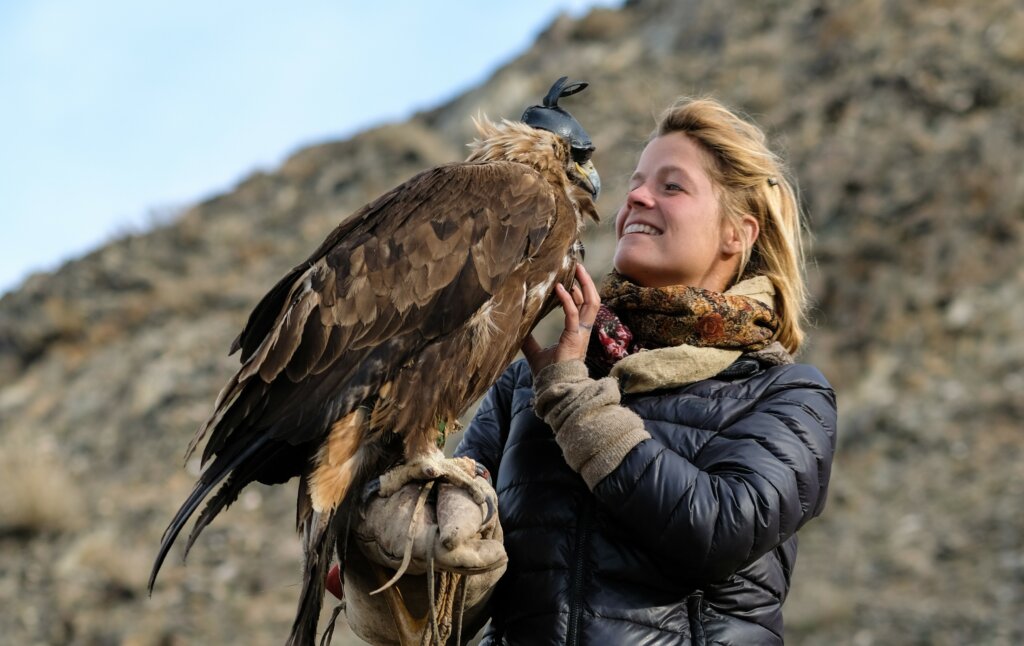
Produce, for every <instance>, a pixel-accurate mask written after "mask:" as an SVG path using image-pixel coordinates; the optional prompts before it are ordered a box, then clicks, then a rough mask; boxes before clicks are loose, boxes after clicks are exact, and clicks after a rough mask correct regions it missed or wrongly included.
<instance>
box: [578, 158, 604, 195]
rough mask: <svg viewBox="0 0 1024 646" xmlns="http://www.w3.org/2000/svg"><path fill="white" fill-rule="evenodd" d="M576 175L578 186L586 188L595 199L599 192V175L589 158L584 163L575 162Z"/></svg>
mask: <svg viewBox="0 0 1024 646" xmlns="http://www.w3.org/2000/svg"><path fill="white" fill-rule="evenodd" d="M576 176H577V179H578V181H579V184H580V186H582V187H583V188H585V189H587V191H589V192H590V194H591V195H592V196H593V198H594V199H595V200H596V199H597V196H598V194H599V193H600V192H601V177H600V176H599V175H598V174H597V169H596V168H594V162H593V161H592V160H590V159H588V160H587V161H586V163H584V164H581V163H579V162H576Z"/></svg>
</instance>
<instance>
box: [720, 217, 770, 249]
mask: <svg viewBox="0 0 1024 646" xmlns="http://www.w3.org/2000/svg"><path fill="white" fill-rule="evenodd" d="M760 233H761V226H760V225H759V224H758V223H757V218H755V217H754V216H752V215H750V214H747V215H744V216H742V217H741V218H740V220H739V227H736V226H734V225H733V224H732V223H725V225H724V226H723V227H722V253H724V254H726V255H729V256H732V255H736V254H740V253H743V249H744V248H746V249H753V248H754V243H755V242H757V236H758V234H760Z"/></svg>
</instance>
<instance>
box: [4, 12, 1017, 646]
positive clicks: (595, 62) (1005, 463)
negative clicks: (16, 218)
mask: <svg viewBox="0 0 1024 646" xmlns="http://www.w3.org/2000/svg"><path fill="white" fill-rule="evenodd" d="M1021 33H1024V10H1022V8H1021V6H1020V3H1019V1H1018V0H988V1H987V2H984V3H979V2H973V3H968V2H966V0H961V1H956V0H931V1H927V0H904V1H902V2H883V1H880V0H851V1H849V2H832V1H830V0H793V1H792V2H779V1H777V0H770V1H765V2H760V3H747V2H739V1H738V0H723V1H721V2H717V3H711V2H696V1H694V0H682V1H670V0H641V1H636V2H630V3H628V4H627V5H626V6H625V7H623V8H622V9H621V10H617V11H613V10H599V11H594V12H592V13H591V14H589V15H588V16H586V17H584V18H582V19H580V20H572V19H568V18H563V19H560V20H557V21H556V22H555V23H553V24H552V25H551V26H550V27H549V28H548V29H547V30H546V31H545V33H543V34H542V35H541V36H540V37H539V38H538V39H537V41H536V43H535V44H534V45H533V46H532V47H531V48H530V49H529V50H528V51H526V52H524V53H523V54H522V55H521V56H520V57H519V58H517V59H516V60H513V61H511V62H510V63H509V64H508V65H506V66H505V67H504V68H502V69H500V70H499V71H497V72H496V73H495V74H494V76H493V77H492V78H491V79H490V80H489V81H488V82H487V83H485V84H484V85H482V86H480V87H478V88H476V89H474V90H472V91H470V92H467V93H466V94H464V95H462V96H460V97H457V98H456V99H454V100H453V101H451V102H450V103H448V104H447V105H443V106H440V107H438V108H437V109H435V110H432V111H429V112H425V113H422V114H418V115H416V116H415V117H414V118H412V119H411V120H410V121H409V122H407V123H403V124H398V125H393V126H387V127H383V128H379V129H375V130H372V131H368V132H365V133H362V134H360V135H358V136H356V137H354V138H352V139H351V140H348V141H342V142H333V143H327V144H324V145H320V146H315V147H312V148H308V149H305V150H302V151H300V152H298V153H296V154H295V155H294V156H293V157H292V158H290V159H289V160H288V161H287V162H285V163H284V164H283V165H282V166H281V168H279V169H277V170H276V171H274V172H272V173H269V174H258V175H254V176H252V177H249V178H248V179H246V180H245V181H244V182H242V183H241V184H240V185H239V186H238V187H237V188H236V189H235V190H233V191H231V192H230V193H227V194H224V195H221V196H218V197H216V198H214V199H211V200H209V201H207V202H204V203H202V204H197V205H195V206H194V207H192V208H190V209H189V210H187V211H186V212H185V213H183V214H182V215H181V216H180V217H179V218H177V219H176V220H174V221H173V222H171V223H170V224H168V225H165V226H162V227H161V228H159V229H156V230H153V231H150V232H148V233H145V234H141V235H133V236H129V237H125V238H123V239H119V240H116V241H114V242H112V243H110V244H109V245H107V246H105V247H103V248H101V249H98V250H96V251H95V252H94V253H91V254H89V255H88V256H86V257H84V258H81V259H79V260H75V261H73V262H70V263H68V264H67V265H65V266H64V267H62V268H61V269H59V270H58V271H56V272H55V273H53V274H46V275H37V276H34V277H32V278H30V279H29V280H28V281H27V282H26V283H25V284H23V285H22V286H21V287H20V289H18V290H16V291H15V292H13V293H10V294H8V295H6V296H4V297H3V299H2V300H0V442H2V446H3V451H2V454H0V599H3V603H2V604H0V635H3V638H2V640H0V641H3V642H4V643H12V644H132V645H140V646H141V645H149V644H161V645H165V644H214V643H217V644H278V643H281V642H282V640H283V636H284V635H286V634H287V629H288V625H289V622H290V619H291V617H292V614H293V610H294V604H295V599H296V597H297V593H298V588H297V585H298V582H299V574H298V572H299V570H298V566H299V558H300V556H299V546H298V541H297V540H296V538H295V536H294V534H293V531H292V518H293V516H292V514H293V508H292V504H293V497H294V490H293V488H291V487H278V488H273V489H271V488H263V489H255V488H254V489H253V490H252V491H249V492H247V493H245V494H244V495H243V496H242V498H241V499H240V501H239V502H238V503H237V504H236V505H235V506H233V507H232V509H231V510H230V511H229V512H228V513H227V514H226V515H225V516H224V517H222V518H221V519H219V520H218V522H216V523H214V525H213V526H211V527H210V528H208V529H207V531H206V532H205V534H204V536H203V538H202V539H201V540H200V541H199V543H198V544H197V546H196V548H195V549H194V551H193V554H192V557H191V559H190V561H189V565H188V567H187V568H185V567H182V566H180V565H179V564H178V563H177V562H170V563H169V564H168V566H166V567H165V569H164V572H163V573H162V577H161V580H160V581H159V582H158V585H157V589H156V591H155V592H154V594H153V596H152V598H147V597H146V594H145V590H144V586H145V577H146V575H147V573H148V569H149V565H150V562H151V559H152V557H153V555H154V551H155V547H156V545H157V544H158V541H159V537H160V534H161V532H162V530H163V528H164V526H165V524H166V522H167V520H168V519H169V517H170V515H171V513H172V512H173V509H174V508H175V507H176V506H177V504H178V502H179V501H181V500H182V499H183V498H184V496H185V495H186V494H187V492H188V490H189V489H190V487H191V483H192V481H193V478H194V476H195V473H196V468H197V465H196V464H194V463H190V464H188V465H185V467H184V468H183V467H182V465H181V455H182V452H183V449H184V447H185V445H186V443H187V441H188V439H189V438H190V437H191V435H192V433H193V432H194V430H195V428H196V427H197V425H198V424H199V423H200V422H201V421H202V420H203V419H204V418H205V416H206V415H207V414H208V412H209V410H210V407H211V405H212V402H213V399H214V397H215V395H216V393H217V391H218V390H219V388H220V386H221V385H222V384H223V382H224V381H225V380H226V379H227V377H228V376H229V375H230V373H231V371H232V368H233V365H234V360H233V359H230V358H228V357H227V356H226V349H227V347H228V345H229V343H230V341H231V339H232V338H233V337H234V335H235V334H236V333H237V331H238V330H239V328H240V326H241V325H242V323H243V321H244V319H245V317H246V315H247V313H248V311H249V309H250V308H251V307H252V306H253V304H254V303H255V301H256V299H257V298H258V297H259V296H260V295H261V294H262V293H263V292H264V291H265V290H266V289H267V288H269V286H270V285H272V284H273V282H274V281H275V280H276V279H277V278H278V277H279V276H280V275H281V274H282V273H283V272H284V271H286V270H287V269H288V268H290V267H291V266H292V265H293V264H294V263H296V262H298V261H300V260H302V259H303V258H304V257H305V255H306V254H307V253H308V252H309V251H310V250H311V249H312V248H313V247H314V246H315V245H316V244H317V243H319V241H320V240H321V239H322V237H323V236H324V235H325V234H326V233H327V232H328V231H329V230H330V229H331V228H333V226H334V225H335V224H336V223H337V222H338V221H339V220H340V219H342V218H343V217H345V215H346V214H348V213H349V212H351V211H352V210H353V209H354V208H355V207H357V206H359V205H361V204H362V203H364V202H365V201H367V200H369V199H370V198H372V197H374V196H376V195H378V194H379V193H381V192H382V191H384V190H386V189H387V188H390V187H391V186H393V185H394V184H396V183H398V182H399V181H402V180H403V179H405V178H407V177H409V176H410V175H412V174H413V173H414V172H416V171H418V170H421V169H423V168H425V167H428V166H431V165H434V164H437V163H441V162H446V161H451V160H455V159H459V158H461V157H462V156H463V155H464V152H463V151H464V147H463V144H464V143H465V142H466V141H467V140H468V139H469V138H470V137H471V135H472V132H471V126H470V123H469V119H470V117H471V116H472V115H474V114H476V113H477V112H478V111H481V110H482V111H484V112H486V113H487V114H489V115H491V116H511V117H515V116H517V115H518V114H519V113H520V111H521V110H522V108H523V107H524V106H525V105H528V104H530V103H533V102H535V101H536V98H537V97H539V96H540V95H541V94H542V93H543V91H544V90H546V89H547V87H548V85H549V84H550V82H551V80H552V79H554V78H556V77H558V76H560V75H562V74H569V75H571V76H572V77H573V78H583V79H586V80H588V81H590V82H591V83H592V88H591V89H590V90H588V92H587V93H586V94H584V95H581V97H585V98H581V99H579V100H576V101H575V102H574V103H573V108H572V109H573V112H574V114H576V115H577V117H578V118H579V119H580V121H582V122H583V123H584V124H586V126H587V128H588V130H589V131H590V132H591V133H592V134H593V136H594V139H595V142H596V144H597V146H598V149H599V151H598V153H597V155H596V156H595V162H596V164H597V165H598V167H599V169H600V170H601V173H602V177H603V178H604V179H605V180H606V188H607V190H606V191H605V194H604V195H605V197H604V198H603V201H602V202H601V204H600V207H601V209H602V212H603V213H604V214H606V216H607V217H606V222H607V221H610V220H611V216H612V215H613V213H614V211H615V209H616V206H617V201H618V200H620V199H621V196H622V195H623V186H624V179H625V177H626V176H628V173H629V171H630V170H631V169H632V165H633V163H634V162H635V159H636V155H637V153H638V151H639V148H640V144H641V143H642V141H643V140H644V138H645V137H646V135H647V133H648V132H649V131H650V129H651V127H652V125H653V117H654V115H656V114H657V113H658V112H660V110H661V109H662V108H663V107H665V106H666V105H667V104H668V103H669V102H670V101H671V100H672V99H673V98H675V97H676V96H678V95H681V94H700V93H712V94H714V95H716V96H718V97H719V98H721V99H723V100H725V101H726V102H728V103H730V104H733V105H735V106H738V107H741V108H742V109H744V110H745V111H746V112H747V113H749V114H751V115H752V116H753V117H754V118H755V119H756V120H758V121H759V122H760V123H761V124H763V125H764V126H765V127H766V128H767V129H768V130H769V131H770V133H771V135H772V137H773V140H774V141H775V143H776V146H777V147H778V148H779V149H780V150H782V151H783V152H784V154H785V155H786V156H787V158H788V159H789V160H790V161H791V164H792V166H793V170H794V173H795V175H796V176H797V177H798V178H799V180H800V185H801V188H802V194H803V199H804V202H805V205H806V208H807V211H808V213H809V219H810V228H811V230H812V231H813V234H814V240H813V247H812V249H811V255H812V257H813V259H814V262H813V265H812V267H811V270H810V275H811V282H812V288H813V294H814V297H815V299H816V307H815V310H814V319H815V321H816V329H815V330H814V331H813V333H812V341H811V345H810V347H809V349H808V351H807V352H806V354H805V356H804V357H803V358H804V359H805V360H806V361H809V362H812V363H815V364H817V365H819V366H820V367H821V368H822V369H823V371H824V372H825V373H826V375H828V377H829V378H830V379H831V380H832V382H833V383H834V385H835V386H836V388H837V389H838V391H839V401H840V407H841V416H842V417H841V420H842V421H841V428H840V433H841V438H840V451H839V454H838V458H837V463H836V469H835V476H834V481H833V487H832V492H831V498H830V502H829V507H828V509H827V511H826V514H825V515H824V516H823V517H822V518H821V519H819V520H817V521H815V522H813V523H811V524H810V525H808V527H807V528H806V529H805V530H804V531H803V532H802V534H801V536H802V541H801V543H802V548H801V550H802V551H801V557H800V562H799V565H798V569H797V573H796V579H795V585H794V588H793V591H792V595H791V599H790V601H789V602H788V603H787V634H788V637H789V640H790V642H791V643H796V644H854V645H857V646H866V645H870V644H896V643H899V644H940V645H941V644H1007V645H1009V644H1018V643H1024V611H1022V609H1024V503H1022V502H1021V500H1022V499H1024V466H1022V465H1024V448H1022V447H1024V441H1022V438H1021V432H1020V419H1021V418H1022V416H1024V395H1022V394H1021V393H1022V391H1024V336H1022V335H1021V330H1024V269H1022V268H1021V263H1020V262H1019V258H1020V250H1021V248H1022V247H1021V242H1022V237H1024V173H1022V171H1021V169H1022V168H1024V119H1022V118H1021V114H1022V113H1021V106H1022V105H1024V39H1022V38H1021V37H1020V34H1021ZM611 238H612V233H611V227H610V226H609V225H608V224H605V225H602V226H600V227H598V228H595V229H594V230H592V231H591V232H590V240H589V243H588V250H589V255H588V265H589V266H590V267H591V268H592V269H593V270H595V271H601V270H602V269H604V268H606V267H607V266H608V258H609V252H610V249H611V246H612V240H611ZM175 554H178V555H180V551H177V552H175ZM172 561H177V559H176V558H174V559H172ZM351 639H352V638H351V636H350V635H345V634H340V635H339V636H338V637H336V639H335V643H336V644H338V643H349V642H347V641H346V640H351Z"/></svg>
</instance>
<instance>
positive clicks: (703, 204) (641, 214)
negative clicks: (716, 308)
mask: <svg viewBox="0 0 1024 646" xmlns="http://www.w3.org/2000/svg"><path fill="white" fill-rule="evenodd" d="M706 155H707V153H705V152H704V150H703V149H702V148H701V147H700V145H699V144H697V143H696V142H695V141H694V140H693V139H691V138H690V137H689V136H687V135H685V134H683V133H680V132H672V133H669V134H666V135H662V136H660V137H657V138H656V139H653V140H652V141H651V142H650V143H649V144H647V147H646V148H644V151H643V154H641V155H640V161H639V162H638V163H637V166H636V171H634V173H633V176H632V177H631V178H630V182H629V193H628V195H627V196H626V203H625V204H624V205H623V206H622V208H621V209H620V210H619V213H618V215H617V216H616V218H615V234H616V238H617V240H618V242H617V244H616V247H615V260H614V265H615V269H616V270H617V271H618V272H619V273H620V274H623V275H625V276H626V277H628V278H629V279H631V280H632V281H633V282H635V283H637V284H638V285H642V286H644V287H666V286H669V285H689V286H692V287H703V288H705V289H711V290H714V291H724V290H725V289H726V287H727V286H728V284H729V282H730V280H731V279H732V277H733V274H734V273H735V271H736V268H737V266H738V263H739V259H738V257H737V253H738V252H739V251H741V250H742V243H741V242H740V241H738V240H737V239H736V237H737V236H736V235H734V232H733V230H732V228H731V227H723V225H722V218H721V215H720V211H719V203H718V197H717V196H716V194H715V188H714V186H713V185H712V182H711V179H710V178H709V177H708V174H707V173H706V172H705V170H704V168H705V166H706V164H707V161H706V160H707V157H706ZM755 235H756V234H755Z"/></svg>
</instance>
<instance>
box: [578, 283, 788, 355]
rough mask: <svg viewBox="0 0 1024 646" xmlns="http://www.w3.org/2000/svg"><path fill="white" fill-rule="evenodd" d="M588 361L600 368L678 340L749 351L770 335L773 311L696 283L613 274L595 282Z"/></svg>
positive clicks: (773, 327)
mask: <svg viewBox="0 0 1024 646" xmlns="http://www.w3.org/2000/svg"><path fill="white" fill-rule="evenodd" d="M600 291H601V301H602V303H601V309H600V310H599V311H598V314H597V320H596V321H595V322H594V331H595V332H596V334H593V335H591V337H590V348H589V349H588V357H587V358H588V363H589V364H591V366H592V367H593V368H595V369H598V370H599V371H600V372H602V373H605V374H606V373H607V372H608V370H609V369H610V368H611V367H612V366H613V365H615V364H616V363H617V362H618V361H619V360H620V359H622V358H623V357H626V356H628V355H630V354H635V353H637V352H639V351H641V350H651V349H655V348H667V347H673V346H679V345H689V346H695V347H709V348H721V349H728V350H739V351H742V352H753V351H757V350H761V349H763V348H764V347H766V346H767V345H769V344H770V343H772V341H773V340H774V339H775V334H776V333H777V332H778V329H779V320H778V317H776V315H775V311H774V310H773V309H772V308H770V307H768V306H767V305H765V304H764V303H761V302H760V301H758V300H756V299H754V298H751V297H749V296H739V295H733V294H728V293H726V294H722V293H719V292H713V291H710V290H707V289H701V288H699V287H687V286H682V285H679V286H672V287H641V286H639V285H636V284H635V283H632V282H630V281H629V280H628V279H626V278H625V277H624V276H622V275H620V274H618V273H615V272H613V273H611V274H609V275H608V276H607V277H606V278H605V280H604V283H603V284H602V285H601V290H600Z"/></svg>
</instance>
